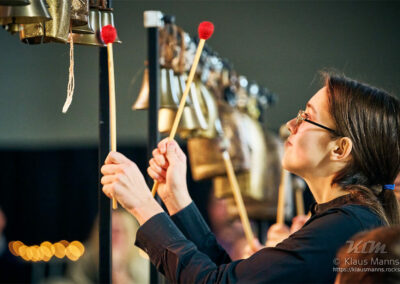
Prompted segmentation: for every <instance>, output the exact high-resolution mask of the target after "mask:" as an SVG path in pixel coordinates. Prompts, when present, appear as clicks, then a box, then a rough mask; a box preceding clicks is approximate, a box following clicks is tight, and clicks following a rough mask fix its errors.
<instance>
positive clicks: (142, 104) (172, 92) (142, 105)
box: [132, 66, 179, 110]
mask: <svg viewBox="0 0 400 284" xmlns="http://www.w3.org/2000/svg"><path fill="white" fill-rule="evenodd" d="M160 77H161V78H160V95H161V100H160V108H170V109H178V106H179V82H178V81H177V78H176V77H175V75H174V70H172V69H169V68H161V70H160ZM148 107H149V70H148V68H147V66H146V68H145V69H144V73H143V80H142V87H141V89H140V92H139V96H138V98H137V100H136V102H135V103H134V104H133V106H132V109H133V110H143V109H147V108H148Z"/></svg>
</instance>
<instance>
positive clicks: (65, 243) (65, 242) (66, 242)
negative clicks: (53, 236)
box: [59, 240, 69, 248]
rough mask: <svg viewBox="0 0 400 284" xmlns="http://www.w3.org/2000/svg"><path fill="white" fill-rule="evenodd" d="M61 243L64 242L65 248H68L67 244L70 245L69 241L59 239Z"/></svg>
mask: <svg viewBox="0 0 400 284" xmlns="http://www.w3.org/2000/svg"><path fill="white" fill-rule="evenodd" d="M59 243H60V244H62V245H63V246H64V247H65V248H67V246H69V242H68V241H66V240H61V241H59Z"/></svg>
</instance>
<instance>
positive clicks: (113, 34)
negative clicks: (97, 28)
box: [100, 25, 117, 44]
mask: <svg viewBox="0 0 400 284" xmlns="http://www.w3.org/2000/svg"><path fill="white" fill-rule="evenodd" d="M100 34H101V39H102V40H103V42H104V43H105V44H109V43H113V42H114V40H115V39H116V38H117V30H116V29H115V28H114V27H113V26H112V25H106V26H104V27H102V28H101V33H100Z"/></svg>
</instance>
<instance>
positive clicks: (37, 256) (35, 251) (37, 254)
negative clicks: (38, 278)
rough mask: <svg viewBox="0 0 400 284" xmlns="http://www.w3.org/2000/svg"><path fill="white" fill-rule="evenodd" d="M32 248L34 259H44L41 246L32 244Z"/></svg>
mask: <svg viewBox="0 0 400 284" xmlns="http://www.w3.org/2000/svg"><path fill="white" fill-rule="evenodd" d="M30 250H31V252H32V261H39V260H42V258H41V254H40V252H39V246H36V245H35V246H31V247H30Z"/></svg>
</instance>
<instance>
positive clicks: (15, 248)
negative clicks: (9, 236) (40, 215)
mask: <svg viewBox="0 0 400 284" xmlns="http://www.w3.org/2000/svg"><path fill="white" fill-rule="evenodd" d="M23 245H24V243H23V242H20V241H15V242H12V247H13V250H14V252H15V253H16V255H17V256H18V255H20V254H19V248H20V247H21V246H23Z"/></svg>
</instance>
